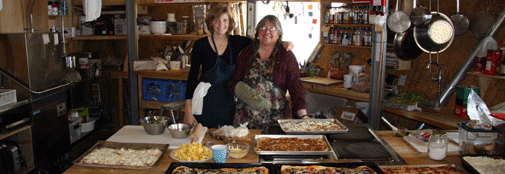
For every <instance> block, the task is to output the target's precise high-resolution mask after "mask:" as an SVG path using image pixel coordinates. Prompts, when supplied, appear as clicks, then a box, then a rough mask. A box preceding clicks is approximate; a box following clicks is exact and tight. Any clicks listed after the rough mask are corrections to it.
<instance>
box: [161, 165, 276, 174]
mask: <svg viewBox="0 0 505 174" xmlns="http://www.w3.org/2000/svg"><path fill="white" fill-rule="evenodd" d="M179 166H186V167H190V168H201V169H219V168H248V167H260V166H263V167H266V168H267V169H268V171H269V173H274V166H273V165H272V164H261V163H172V164H170V166H169V167H168V170H167V171H166V172H165V173H166V174H171V173H172V172H173V171H174V169H175V168H177V167H179Z"/></svg>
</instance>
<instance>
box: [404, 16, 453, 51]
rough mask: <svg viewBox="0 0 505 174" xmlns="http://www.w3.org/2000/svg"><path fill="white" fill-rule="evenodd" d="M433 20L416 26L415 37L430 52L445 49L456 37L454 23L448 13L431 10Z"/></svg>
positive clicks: (420, 45)
mask: <svg viewBox="0 0 505 174" xmlns="http://www.w3.org/2000/svg"><path fill="white" fill-rule="evenodd" d="M431 15H432V18H431V21H430V22H429V23H427V24H424V25H420V26H416V27H414V39H415V41H416V44H417V46H418V47H419V48H421V50H423V51H424V52H426V53H429V54H436V53H440V52H443V51H445V50H446V49H447V48H448V47H449V46H450V45H451V43H452V41H453V39H454V25H453V23H452V22H451V19H449V17H447V15H445V14H443V13H440V12H438V11H436V12H431Z"/></svg>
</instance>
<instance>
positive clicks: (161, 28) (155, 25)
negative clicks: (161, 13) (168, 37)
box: [150, 19, 167, 35]
mask: <svg viewBox="0 0 505 174" xmlns="http://www.w3.org/2000/svg"><path fill="white" fill-rule="evenodd" d="M150 28H151V33H152V34H154V35H162V34H164V33H165V32H167V22H166V21H165V20H161V19H153V20H151V25H150Z"/></svg>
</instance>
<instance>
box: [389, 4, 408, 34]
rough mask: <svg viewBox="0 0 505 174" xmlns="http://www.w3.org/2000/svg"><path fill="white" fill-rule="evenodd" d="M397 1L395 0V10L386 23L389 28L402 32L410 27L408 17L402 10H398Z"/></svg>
mask: <svg viewBox="0 0 505 174" xmlns="http://www.w3.org/2000/svg"><path fill="white" fill-rule="evenodd" d="M398 1H399V0H397V1H396V11H395V12H393V13H392V14H391V15H390V16H389V18H388V21H387V23H388V27H389V29H391V30H393V31H394V32H397V33H402V32H405V31H406V30H407V29H409V28H410V17H409V15H408V14H407V13H405V12H404V11H399V10H398Z"/></svg>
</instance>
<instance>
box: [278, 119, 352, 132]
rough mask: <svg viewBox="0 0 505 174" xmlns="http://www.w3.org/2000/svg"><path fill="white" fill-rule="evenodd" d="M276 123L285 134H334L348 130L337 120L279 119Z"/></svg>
mask: <svg viewBox="0 0 505 174" xmlns="http://www.w3.org/2000/svg"><path fill="white" fill-rule="evenodd" d="M278 122H279V125H280V127H281V129H282V131H284V132H285V133H286V134H302V135H303V134H316V135H319V134H335V133H347V131H348V130H349V129H347V127H345V126H344V125H343V124H342V123H340V121H338V120H337V119H279V120H278Z"/></svg>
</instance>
